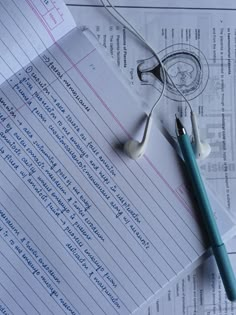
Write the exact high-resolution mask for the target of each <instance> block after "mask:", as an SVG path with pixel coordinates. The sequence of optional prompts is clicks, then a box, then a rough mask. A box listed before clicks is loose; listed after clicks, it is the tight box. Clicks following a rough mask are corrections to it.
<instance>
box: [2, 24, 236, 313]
mask: <svg viewBox="0 0 236 315" xmlns="http://www.w3.org/2000/svg"><path fill="white" fill-rule="evenodd" d="M0 93H1V94H0V97H1V114H0V119H1V127H0V138H1V142H0V143H1V144H0V178H1V180H0V246H1V252H0V256H1V263H0V278H1V283H0V290H1V295H0V304H1V306H2V307H3V308H4V309H5V310H6V312H8V313H9V314H30V315H32V314H59V315H60V314H83V315H84V314H108V315H111V314H122V315H125V314H131V313H132V312H134V311H135V310H136V309H137V308H138V307H139V306H140V305H141V304H143V303H144V302H145V301H146V300H147V299H150V301H151V297H152V298H154V296H155V297H157V296H158V294H160V293H161V289H162V287H164V286H166V285H167V284H168V283H169V281H170V280H172V279H174V278H175V277H176V276H177V275H178V274H180V273H181V272H183V270H185V269H186V270H187V269H188V267H190V266H193V263H194V262H196V261H197V259H198V258H199V257H200V256H201V255H202V254H203V252H204V250H205V247H204V241H203V235H202V232H201V230H200V229H199V224H198V222H197V220H196V217H195V212H194V211H193V209H192V205H191V202H190V200H189V199H188V197H187V196H188V193H186V185H185V183H184V178H183V175H182V169H181V168H180V162H179V159H178V157H177V156H176V154H175V152H174V151H173V149H172V147H170V145H169V144H168V143H167V142H166V140H165V139H164V137H163V136H162V135H161V134H160V133H159V132H158V130H157V129H154V131H153V133H152V136H151V139H150V145H149V150H148V152H147V154H146V155H145V157H144V158H142V159H141V160H139V161H137V162H134V161H131V160H129V159H128V158H127V157H126V156H125V155H124V154H123V153H122V151H121V150H120V144H121V143H122V142H123V141H124V140H127V138H128V137H129V135H131V134H132V135H134V136H137V138H138V137H139V136H140V135H139V134H138V133H137V132H136V130H137V129H140V128H138V123H139V124H140V118H142V114H141V110H140V111H138V110H137V107H136V106H133V105H132V102H133V99H132V98H131V97H130V95H129V93H128V90H126V89H125V88H124V87H123V86H122V85H121V83H120V81H119V80H117V79H116V77H115V76H114V74H113V73H112V72H111V70H110V69H109V68H107V65H106V63H105V61H103V59H102V58H101V56H100V55H99V54H98V53H97V52H96V50H94V48H93V47H92V45H91V44H90V43H89V42H88V41H87V39H86V38H84V36H83V35H82V34H81V33H80V32H79V31H78V30H73V31H72V32H70V33H69V34H68V35H67V36H66V37H64V38H63V39H62V40H61V41H59V42H56V43H55V45H53V46H52V47H51V48H49V49H48V50H46V51H44V52H43V53H42V54H41V55H40V56H39V57H38V58H36V59H35V60H34V61H32V62H31V63H30V64H28V65H27V66H26V67H23V68H22V69H21V70H20V71H19V72H17V73H16V74H15V75H14V76H12V77H11V78H10V79H9V80H7V81H6V82H4V83H3V84H2V85H1V91H0ZM9 109H11V110H9ZM157 145H158V146H157ZM213 203H214V209H215V211H216V218H217V221H218V224H219V227H220V230H221V232H222V234H225V233H226V232H228V231H230V230H231V228H232V223H231V221H230V220H229V219H228V217H227V215H226V214H225V213H224V212H223V211H222V210H221V209H220V206H219V205H218V204H217V203H215V201H214V200H213ZM223 217H224V220H222V218H223Z"/></svg>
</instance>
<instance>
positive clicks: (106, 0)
mask: <svg viewBox="0 0 236 315" xmlns="http://www.w3.org/2000/svg"><path fill="white" fill-rule="evenodd" d="M100 2H101V4H102V6H103V7H104V8H105V9H106V11H107V12H108V13H109V14H110V15H111V16H112V17H113V18H114V19H115V20H116V21H117V22H118V23H120V24H121V25H123V26H124V27H125V28H127V29H128V30H129V31H130V33H131V34H133V35H134V36H135V37H136V38H137V39H138V40H140V41H141V42H142V43H143V44H144V45H146V46H147V47H148V48H149V50H150V51H151V52H152V53H153V55H154V56H155V57H156V59H157V61H158V62H159V64H160V67H161V69H162V77H163V88H162V91H161V94H160V96H159V98H158V99H157V100H156V102H155V103H154V105H153V107H152V109H151V111H150V114H149V115H148V116H147V121H146V125H145V129H144V134H143V138H142V140H141V142H139V141H136V140H128V141H127V142H126V143H125V145H124V151H125V152H126V154H127V155H128V156H129V157H130V158H131V159H134V160H136V159H138V158H140V157H141V156H143V154H144V153H145V150H146V147H147V144H148V139H149V136H150V131H151V125H152V120H153V118H152V115H153V111H154V109H155V107H156V106H157V104H158V103H159V102H160V100H161V98H162V97H163V95H164V91H165V87H166V81H167V79H168V80H169V83H170V84H172V86H173V87H174V88H175V89H176V91H177V92H178V93H179V94H180V95H181V96H182V98H183V99H184V101H185V102H186V103H187V104H188V106H189V108H190V113H191V114H190V116H191V123H192V133H193V141H192V145H193V150H194V153H195V156H196V158H197V159H200V160H203V159H205V158H206V157H207V156H208V155H209V154H210V152H211V147H210V145H209V144H208V143H206V142H204V141H201V139H200V132H199V128H198V124H197V117H196V115H195V113H194V112H193V110H192V107H191V104H190V103H189V101H188V100H187V98H186V97H185V95H184V94H183V93H182V92H181V90H180V89H179V88H178V87H177V85H176V84H175V82H174V81H173V79H172V78H171V76H170V74H169V73H168V71H167V69H166V67H165V65H164V64H163V62H162V60H161V58H160V57H159V55H158V54H157V53H156V51H155V50H154V49H153V48H152V46H151V45H150V44H149V43H148V42H147V41H146V39H145V38H143V36H142V35H141V34H140V32H138V31H137V29H136V28H135V27H134V26H133V25H132V24H131V23H130V22H129V21H128V20H127V19H126V18H125V17H124V16H123V15H122V14H121V13H120V12H119V11H117V9H116V8H115V7H114V5H113V4H112V3H111V2H110V0H100Z"/></svg>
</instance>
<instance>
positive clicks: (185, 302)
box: [66, 0, 236, 315]
mask: <svg viewBox="0 0 236 315" xmlns="http://www.w3.org/2000/svg"><path fill="white" fill-rule="evenodd" d="M66 2H67V3H71V4H72V3H74V4H79V5H80V6H79V7H76V6H69V8H70V10H71V12H72V14H73V15H74V17H75V19H76V21H77V23H78V24H79V25H87V26H88V27H90V29H91V30H92V32H93V33H94V34H96V35H97V36H98V37H99V39H100V42H101V44H103V45H104V46H106V47H107V52H108V53H109V54H110V55H112V56H113V57H114V60H115V61H116V63H117V64H118V65H119V66H120V68H121V69H122V70H123V72H124V74H125V75H126V78H128V80H129V82H131V84H133V85H135V86H137V87H138V89H139V90H140V88H142V86H141V87H140V84H139V82H138V80H137V60H140V59H144V57H142V56H148V55H149V53H148V52H147V51H145V50H144V49H143V47H142V46H140V44H139V43H138V42H137V41H135V40H134V39H133V38H132V37H130V36H129V34H128V32H125V33H124V31H123V29H122V27H120V25H119V24H118V23H116V22H114V20H113V19H112V18H111V17H110V16H108V15H106V14H104V13H102V12H101V9H99V8H98V7H94V8H91V7H89V5H90V4H94V5H95V4H98V1H96V0H94V1H92V0H89V1H88V0H86V1H83V0H67V1H66ZM112 3H113V4H115V5H117V6H118V7H119V10H120V12H121V13H122V14H124V15H125V16H126V17H127V18H128V19H129V20H130V21H131V22H132V23H133V24H134V25H135V26H136V27H137V28H138V29H139V30H140V31H141V32H142V33H143V34H144V36H145V38H148V40H149V42H151V43H152V45H153V46H155V47H157V51H160V50H161V49H160V48H159V47H158V45H159V44H161V43H162V42H161V41H160V40H159V39H160V38H161V36H160V37H159V38H158V41H154V39H155V38H156V37H157V34H159V33H158V30H159V29H160V28H161V27H162V26H165V27H166V28H167V29H170V28H171V27H172V26H173V25H174V28H175V27H176V22H175V21H176V20H177V21H178V23H179V27H177V29H179V28H180V27H183V29H184V30H186V31H187V27H186V25H187V26H188V27H189V26H190V27H189V30H190V31H191V30H192V29H193V24H194V25H197V28H199V29H200V31H201V34H204V33H206V34H207V33H208V31H209V30H210V29H211V30H212V28H213V27H215V28H216V29H217V30H218V32H219V29H220V27H221V24H223V26H222V27H224V29H227V26H228V27H230V28H231V30H232V33H233V30H234V29H235V14H236V5H235V1H224V2H222V1H209V0H208V1H200V0H198V1H194V0H192V1H183V0H181V1H178V3H176V1H156V0H145V1H142V0H140V1H138V0H136V1H132V2H131V1H127V0H124V1H122V0H120V1H112ZM136 6H137V7H140V8H139V9H137V8H134V7H136ZM125 7H127V9H125ZM147 7H151V8H147ZM156 7H162V8H163V7H164V8H166V10H163V9H162V10H157V9H156ZM167 7H172V8H173V10H170V9H167ZM179 7H182V10H179V9H178V8H179ZM186 7H187V8H192V10H187V9H183V8H186ZM197 8H198V9H197ZM203 8H214V10H203ZM174 9H178V10H174ZM216 9H217V10H216ZM230 9H231V10H230ZM232 9H233V10H232ZM169 12H170V15H169ZM192 12H193V13H192ZM163 13H164V15H163ZM170 16H171V17H170ZM176 16H177V18H176ZM188 16H190V17H191V19H190V18H188ZM201 17H204V19H202V21H203V22H201V20H200V18H201ZM217 19H219V20H220V21H218V20H217ZM221 20H222V22H221ZM147 21H149V22H150V21H152V22H151V25H150V23H147ZM155 21H156V22H155ZM206 21H208V23H206ZM145 23H147V26H146V27H145ZM153 24H154V25H157V26H158V27H157V28H155V30H156V29H157V31H155V32H153V31H151V29H152V28H153ZM86 34H87V35H88V36H89V35H91V34H89V33H88V32H86ZM124 34H125V35H126V36H124ZM191 34H193V32H192V31H191ZM230 36H233V35H230ZM217 37H218V40H219V33H218V35H217ZM124 38H126V40H127V42H126V45H125V46H124V45H123V44H122V43H123V40H124ZM209 38H210V40H209V41H208V42H206V41H203V39H204V37H202V38H201V40H200V41H199V44H198V45H201V48H202V49H204V50H206V51H208V54H209V53H210V52H211V54H213V53H212V52H213V48H212V47H213V43H212V40H213V39H212V36H210V37H209ZM90 39H92V38H91V36H90ZM191 41H193V39H191ZM234 50H235V48H234V44H232V47H231V49H230V51H231V53H232V55H231V62H232V64H234V63H235V61H234V59H235V53H234ZM218 53H219V52H218ZM225 54H226V58H228V57H227V49H225V50H224V55H225ZM210 58H211V57H210ZM218 67H219V65H218ZM215 68H217V67H215ZM226 68H227V65H226ZM214 71H216V70H214ZM234 71H235V70H234V67H233V71H232V73H231V75H229V74H227V75H226V76H225V78H224V80H225V84H226V89H227V93H225V95H226V99H227V100H228V104H227V105H228V106H227V117H228V118H227V124H226V125H227V128H226V129H225V137H226V139H227V142H228V145H227V152H225V153H224V151H225V150H224V151H222V144H223V142H222V133H223V124H222V122H221V121H220V115H221V113H222V111H221V110H220V106H219V97H220V94H219V95H218V93H219V90H220V87H219V82H218V81H219V80H218V79H217V77H219V74H217V73H216V72H215V73H214V72H212V69H210V75H212V77H210V80H209V83H208V84H210V86H209V91H210V93H209V92H207V93H206V94H207V103H206V105H205V102H204V103H203V105H205V106H204V107H203V108H201V106H199V105H197V108H198V111H199V113H200V115H203V113H204V112H205V113H207V117H205V118H204V117H201V118H200V120H199V123H200V125H201V127H202V129H203V137H207V138H208V139H209V140H210V142H211V145H212V147H213V155H211V156H210V157H209V159H207V160H206V162H205V163H204V162H203V163H202V172H203V173H204V176H205V178H206V179H207V180H208V183H209V185H210V186H211V187H212V188H213V189H214V191H215V192H216V193H217V196H218V197H220V198H221V199H222V201H223V203H224V205H225V206H226V207H228V208H229V209H231V211H232V213H234V214H235V212H234V211H235V207H234V205H235V101H234V93H235V92H234V91H235V87H234V77H235V72H234ZM135 76H136V78H135ZM144 88H147V86H146V87H143V89H144ZM228 89H229V90H231V92H228V91H229V90H228ZM136 91H137V89H136ZM148 92H149V91H148ZM148 92H146V93H148ZM139 94H141V95H140V96H141V97H142V98H143V95H146V94H145V91H144V90H142V92H141V93H139ZM150 94H151V95H153V91H151V93H150ZM154 97H156V96H155V95H154ZM217 99H218V101H217ZM209 101H210V103H211V104H212V106H211V108H207V105H208V102H209ZM200 102H202V99H200ZM150 103H151V102H150ZM150 103H149V102H147V101H146V102H145V108H150V106H151V105H150ZM217 104H218V105H217ZM161 106H163V105H161ZM168 110H169V111H170V112H171V113H170V115H173V112H172V111H171V110H170V109H169V108H168ZM206 111H207V112H206ZM217 112H218V113H217ZM204 115H205V114H204ZM162 116H163V115H162ZM217 117H218V118H217ZM206 119H207V120H206ZM229 143H230V144H229ZM223 154H226V156H227V157H226V156H225V157H224V156H223ZM224 159H227V160H228V162H227V163H223V161H224ZM224 165H227V166H228V167H227V168H226V169H224ZM235 244H236V239H233V240H232V241H231V242H230V243H229V244H228V250H229V252H234V253H235V251H236V249H235ZM231 257H232V263H233V265H234V268H235V271H236V260H235V258H234V257H235V255H233V254H232V255H231ZM210 280H211V281H210ZM141 314H144V313H141ZM145 314H148V315H154V314H155V315H156V314H158V315H159V314H160V315H164V314H168V315H176V314H178V315H180V314H181V315H182V314H183V315H184V314H188V315H192V314H197V315H206V314H208V315H213V314H217V315H220V314H226V315H232V314H233V315H235V314H236V307H235V303H230V302H229V301H228V300H227V297H226V295H225V291H224V289H223V287H222V282H221V279H220V277H219V272H218V270H217V267H216V265H215V262H214V258H210V259H209V260H208V261H207V263H205V264H204V265H203V266H201V267H199V268H198V269H196V270H195V271H194V272H193V273H191V274H189V275H188V276H186V277H185V278H183V279H181V280H180V281H179V282H178V283H177V284H176V285H175V286H173V287H172V288H171V289H170V290H169V291H168V293H167V294H165V295H164V296H163V297H162V298H161V299H158V300H157V301H156V302H155V303H153V305H152V306H151V307H149V308H148V309H147V310H146V312H145Z"/></svg>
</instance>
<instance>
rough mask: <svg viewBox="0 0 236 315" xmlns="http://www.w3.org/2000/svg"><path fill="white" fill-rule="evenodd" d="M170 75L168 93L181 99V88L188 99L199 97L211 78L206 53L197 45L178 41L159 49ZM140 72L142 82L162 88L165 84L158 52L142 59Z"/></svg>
mask: <svg viewBox="0 0 236 315" xmlns="http://www.w3.org/2000/svg"><path fill="white" fill-rule="evenodd" d="M158 55H159V56H160V59H161V61H162V63H163V64H164V66H165V67H166V69H167V71H168V74H169V76H170V77H171V80H170V78H169V76H167V78H166V93H165V96H166V97H168V98H169V99H171V100H174V101H180V100H181V95H180V93H179V92H178V91H177V90H176V88H175V87H174V85H173V83H172V82H171V81H173V82H174V83H175V84H176V86H177V87H178V89H179V90H180V91H181V92H182V93H183V94H184V96H185V97H186V98H187V99H188V100H193V99H194V98H196V97H198V96H199V95H200V94H201V93H202V92H203V91H204V89H205V87H206V85H207V82H208V79H209V65H208V62H207V60H206V57H205V56H204V54H203V53H202V52H201V51H200V50H199V49H198V48H196V47H194V46H192V45H186V44H175V45H171V46H168V47H166V48H165V49H163V50H162V51H160V52H159V53H158ZM137 75H138V78H139V80H140V81H141V84H142V85H152V86H153V87H154V88H156V89H157V90H159V91H160V92H161V90H162V87H163V81H164V78H163V70H162V67H161V64H160V63H158V62H157V59H156V57H155V56H153V57H151V58H148V59H144V60H139V61H138V66H137Z"/></svg>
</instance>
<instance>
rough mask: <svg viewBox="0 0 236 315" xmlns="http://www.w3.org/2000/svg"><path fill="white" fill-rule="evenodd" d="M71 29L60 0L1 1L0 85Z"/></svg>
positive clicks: (69, 20)
mask: <svg viewBox="0 0 236 315" xmlns="http://www.w3.org/2000/svg"><path fill="white" fill-rule="evenodd" d="M38 17H40V20H39V19H38ZM74 27H75V23H74V20H73V18H72V17H71V15H70V13H69V11H68V10H67V8H66V7H65V4H64V2H63V1H62V0H59V1H56V2H55V1H52V0H21V1H17V0H8V1H4V0H0V51H1V55H0V69H1V70H0V84H1V83H2V82H3V81H5V79H8V78H9V77H10V76H11V75H13V74H14V73H15V72H16V71H18V70H20V69H21V67H22V65H23V66H25V65H27V64H28V63H29V61H30V60H32V59H34V58H35V57H36V56H37V55H38V54H40V53H42V52H43V51H44V49H45V46H46V47H49V46H51V45H52V43H53V39H55V40H58V39H59V38H61V37H62V36H64V35H65V34H66V33H68V32H69V31H70V30H71V29H72V28H74ZM52 36H53V38H52Z"/></svg>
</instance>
